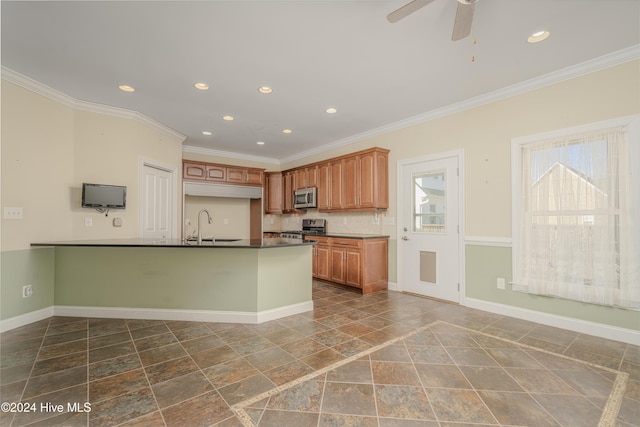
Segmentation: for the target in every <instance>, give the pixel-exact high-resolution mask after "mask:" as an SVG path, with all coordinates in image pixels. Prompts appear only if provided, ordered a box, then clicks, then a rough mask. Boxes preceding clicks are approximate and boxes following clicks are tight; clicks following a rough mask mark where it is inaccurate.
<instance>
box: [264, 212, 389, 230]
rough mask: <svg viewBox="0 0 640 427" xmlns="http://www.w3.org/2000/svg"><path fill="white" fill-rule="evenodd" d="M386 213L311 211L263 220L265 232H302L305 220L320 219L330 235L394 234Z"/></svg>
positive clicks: (274, 216)
mask: <svg viewBox="0 0 640 427" xmlns="http://www.w3.org/2000/svg"><path fill="white" fill-rule="evenodd" d="M385 214H386V212H384V211H380V212H334V213H325V212H319V211H318V210H317V209H309V210H308V211H307V212H306V213H304V214H291V215H286V214H285V215H265V216H264V218H263V230H264V231H286V230H301V229H302V220H303V219H304V218H319V219H326V220H327V232H329V233H353V234H384V235H389V234H392V232H393V230H395V225H391V226H389V225H384V223H385V221H384V218H385Z"/></svg>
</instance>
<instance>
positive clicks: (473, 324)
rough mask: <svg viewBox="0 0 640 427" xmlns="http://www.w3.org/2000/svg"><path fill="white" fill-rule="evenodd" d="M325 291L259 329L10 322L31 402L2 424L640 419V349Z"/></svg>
mask: <svg viewBox="0 0 640 427" xmlns="http://www.w3.org/2000/svg"><path fill="white" fill-rule="evenodd" d="M313 299H314V303H315V309H314V310H313V311H312V312H309V313H304V314H300V315H296V316H291V317H287V318H283V319H279V320H276V321H271V322H268V323H264V324H260V325H239V324H222V323H198V322H174V321H150V320H127V319H93V318H70V317H53V318H50V319H46V320H43V321H40V322H37V323H34V324H31V325H27V326H24V327H21V328H18V329H14V330H11V331H8V332H5V333H4V334H2V336H1V340H0V345H1V347H0V385H1V388H0V401H1V402H27V403H28V406H21V407H20V408H18V405H14V406H13V408H12V409H13V410H17V409H22V411H21V412H11V411H9V412H3V411H0V425H1V426H23V425H34V426H35V425H37V426H76V425H77V426H87V425H90V426H117V425H126V426H220V427H225V426H243V425H246V426H249V425H258V426H261V427H265V426H276V425H277V426H279V427H287V426H296V427H305V426H380V427H391V426H454V425H456V426H463V425H465V426H466V425H475V426H480V425H494V426H495V425H529V426H547V425H549V426H558V425H564V426H572V427H573V426H591V425H593V426H597V425H602V426H607V425H610V426H618V427H626V426H632V425H640V348H639V347H636V346H632V345H627V344H625V343H620V342H616V341H611V340H606V339H602V338H596V337H591V336H587V335H583V334H578V333H575V332H570V331H566V330H562V329H557V328H552V327H548V326H543V325H538V324H535V323H531V322H526V321H521V320H517V319H513V318H508V317H505V316H500V315H496V314H491V313H486V312H482V311H478V310H473V309H468V308H465V307H460V306H456V305H451V304H445V303H442V302H437V301H432V300H428V299H424V298H419V297H416V296H412V295H406V294H401V293H397V292H380V293H376V294H371V295H366V296H362V295H360V294H358V293H356V292H354V291H352V290H350V289H344V288H340V287H335V286H331V285H327V284H323V283H320V282H315V283H314V289H313ZM85 402H87V403H88V404H89V405H90V406H89V407H90V412H81V411H79V410H78V409H79V408H83V405H84V403H85ZM74 404H76V407H75V408H73V405H74ZM57 405H62V410H63V411H64V412H63V413H60V412H59V410H60V407H58V406H57ZM68 405H71V406H72V407H71V408H68ZM3 409H4V406H3ZM68 409H72V410H71V411H67V410H68Z"/></svg>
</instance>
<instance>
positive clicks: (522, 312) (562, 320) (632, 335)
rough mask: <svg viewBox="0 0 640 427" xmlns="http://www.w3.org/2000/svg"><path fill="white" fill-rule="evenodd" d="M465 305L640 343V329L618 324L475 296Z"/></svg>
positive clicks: (548, 324)
mask: <svg viewBox="0 0 640 427" xmlns="http://www.w3.org/2000/svg"><path fill="white" fill-rule="evenodd" d="M464 305H465V306H466V307H470V308H477V309H478V310H483V311H488V312H490V313H496V314H502V315H504V316H510V317H515V318H516V319H522V320H528V321H531V322H536V323H541V324H543V325H547V326H554V327H556V328H562V329H567V330H570V331H574V332H579V333H581V334H586V335H594V336H597V337H601V338H606V339H610V340H615V341H621V342H625V343H628V344H634V345H640V331H636V330H633V329H626V328H619V327H617V326H610V325H604V324H602V323H595V322H589V321H587V320H580V319H573V318H570V317H564V316H558V315H556V314H549V313H544V312H541V311H535V310H529V309H526V308H520V307H514V306H511V305H505V304H498V303H495V302H489V301H483V300H479V299H475V298H466V301H465V304H464Z"/></svg>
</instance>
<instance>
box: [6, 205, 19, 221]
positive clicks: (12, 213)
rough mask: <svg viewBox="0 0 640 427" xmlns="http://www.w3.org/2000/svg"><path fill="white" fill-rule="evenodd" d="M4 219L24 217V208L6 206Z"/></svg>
mask: <svg viewBox="0 0 640 427" xmlns="http://www.w3.org/2000/svg"><path fill="white" fill-rule="evenodd" d="M4 219H22V208H11V207H6V208H4Z"/></svg>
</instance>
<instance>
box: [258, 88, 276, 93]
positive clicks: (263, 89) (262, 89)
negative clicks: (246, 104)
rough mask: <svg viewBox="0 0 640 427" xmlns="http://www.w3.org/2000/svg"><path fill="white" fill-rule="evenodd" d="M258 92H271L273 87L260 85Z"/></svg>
mask: <svg viewBox="0 0 640 427" xmlns="http://www.w3.org/2000/svg"><path fill="white" fill-rule="evenodd" d="M258 92H260V93H271V92H273V89H272V88H270V87H269V86H260V87H259V88H258Z"/></svg>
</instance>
